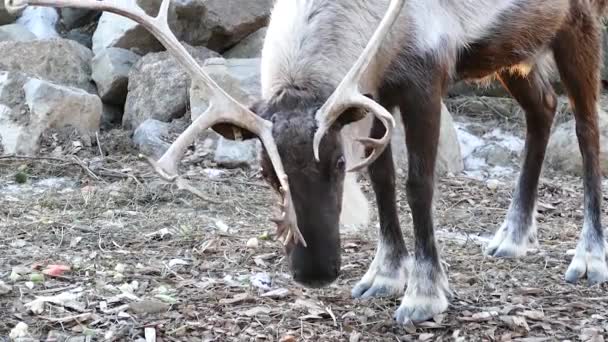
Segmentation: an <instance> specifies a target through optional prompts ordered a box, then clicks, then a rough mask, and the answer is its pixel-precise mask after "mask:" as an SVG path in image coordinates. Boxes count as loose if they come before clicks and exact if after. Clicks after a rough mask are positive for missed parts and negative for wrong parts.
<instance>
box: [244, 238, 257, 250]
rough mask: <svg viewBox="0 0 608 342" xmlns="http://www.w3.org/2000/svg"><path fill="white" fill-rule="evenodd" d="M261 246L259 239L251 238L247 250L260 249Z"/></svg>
mask: <svg viewBox="0 0 608 342" xmlns="http://www.w3.org/2000/svg"><path fill="white" fill-rule="evenodd" d="M259 246H260V242H259V241H258V239H257V238H251V239H249V240H247V248H258V247H259Z"/></svg>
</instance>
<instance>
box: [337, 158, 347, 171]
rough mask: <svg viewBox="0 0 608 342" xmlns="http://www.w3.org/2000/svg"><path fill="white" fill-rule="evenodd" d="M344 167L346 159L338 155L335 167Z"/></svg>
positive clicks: (339, 168)
mask: <svg viewBox="0 0 608 342" xmlns="http://www.w3.org/2000/svg"><path fill="white" fill-rule="evenodd" d="M345 167H346V160H344V156H340V158H338V161H336V169H338V170H344V168H345Z"/></svg>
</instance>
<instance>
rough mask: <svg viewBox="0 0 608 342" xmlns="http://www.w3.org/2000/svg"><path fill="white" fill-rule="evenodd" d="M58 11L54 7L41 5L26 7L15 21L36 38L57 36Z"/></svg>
mask: <svg viewBox="0 0 608 342" xmlns="http://www.w3.org/2000/svg"><path fill="white" fill-rule="evenodd" d="M58 22H59V13H58V12H57V9H56V8H53V7H43V6H29V7H26V8H25V10H24V11H23V13H22V14H21V17H19V19H17V23H18V24H21V25H23V26H24V27H25V28H27V29H28V30H29V31H30V32H32V33H33V34H34V35H35V36H36V37H38V39H51V38H59V33H57V23H58Z"/></svg>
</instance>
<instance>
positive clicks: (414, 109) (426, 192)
mask: <svg viewBox="0 0 608 342" xmlns="http://www.w3.org/2000/svg"><path fill="white" fill-rule="evenodd" d="M426 57H428V58H413V59H412V61H411V62H412V63H413V64H410V65H417V70H420V71H424V74H422V72H421V73H415V72H414V73H413V74H410V75H408V76H407V77H408V80H411V81H407V80H406V82H405V84H404V87H403V88H402V89H404V90H405V92H404V93H403V95H402V99H401V101H400V108H401V113H402V116H403V122H404V124H405V136H406V145H407V152H408V179H407V183H406V191H407V199H408V203H409V206H410V209H411V212H412V217H413V225H414V237H415V245H414V260H413V265H412V269H411V271H410V274H409V279H408V284H407V290H406V291H405V295H404V297H403V301H402V303H401V306H400V307H399V309H398V310H397V312H396V314H395V318H396V320H397V321H398V322H400V323H405V322H407V321H409V320H411V321H414V322H416V321H425V320H428V319H430V318H432V317H434V316H435V315H437V314H439V313H441V312H444V311H445V310H447V308H448V296H449V292H450V290H449V285H448V278H447V276H446V273H445V271H444V269H443V265H442V263H441V261H440V256H439V252H438V249H437V244H436V241H435V233H434V223H433V208H432V207H433V192H434V182H435V163H436V158H437V146H438V143H439V130H440V121H441V99H442V94H443V92H444V91H445V84H446V79H447V77H446V75H447V71H446V70H445V69H444V68H441V67H439V66H438V65H436V64H435V62H434V61H435V58H433V56H426Z"/></svg>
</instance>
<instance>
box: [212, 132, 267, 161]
mask: <svg viewBox="0 0 608 342" xmlns="http://www.w3.org/2000/svg"><path fill="white" fill-rule="evenodd" d="M256 159H257V140H247V141H233V140H229V139H225V138H224V137H220V139H219V140H218V142H217V147H216V149H215V155H214V157H213V161H215V162H216V163H217V164H218V165H219V166H222V167H226V168H237V167H252V166H253V165H255V163H256V162H257V160H256Z"/></svg>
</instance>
